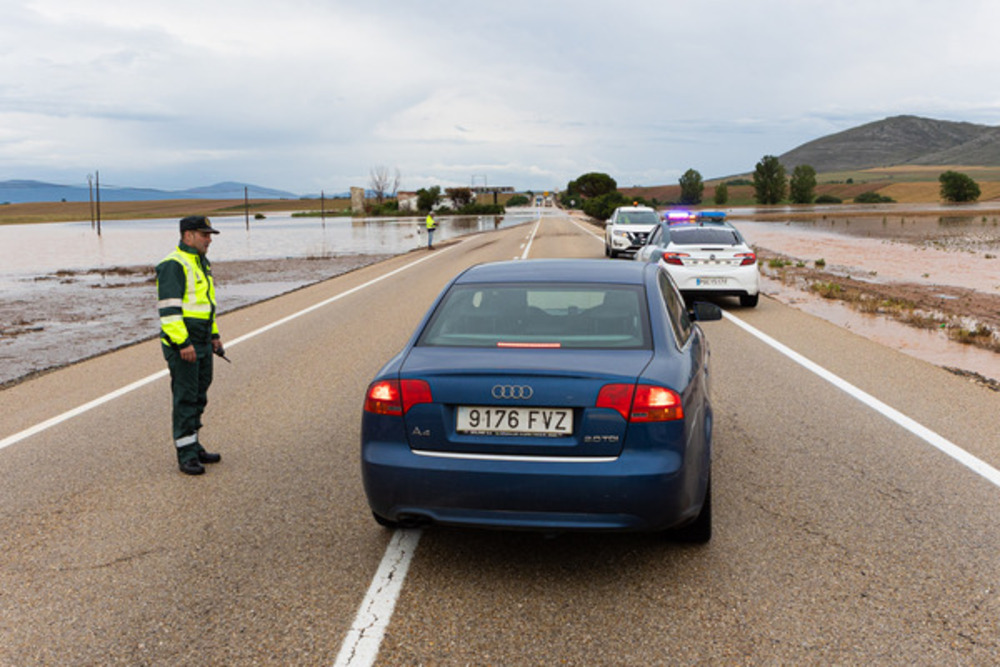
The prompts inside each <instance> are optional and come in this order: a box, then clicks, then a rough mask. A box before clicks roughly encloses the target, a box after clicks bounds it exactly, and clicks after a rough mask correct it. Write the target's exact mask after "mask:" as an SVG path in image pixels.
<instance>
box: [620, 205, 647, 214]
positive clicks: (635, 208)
mask: <svg viewBox="0 0 1000 667" xmlns="http://www.w3.org/2000/svg"><path fill="white" fill-rule="evenodd" d="M615 210H616V211H653V213H656V210H655V209H653V208H651V207H649V206H619V207H618V208H616V209H615Z"/></svg>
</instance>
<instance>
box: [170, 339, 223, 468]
mask: <svg viewBox="0 0 1000 667" xmlns="http://www.w3.org/2000/svg"><path fill="white" fill-rule="evenodd" d="M161 347H163V356H164V358H166V360H167V368H169V369H170V390H171V392H172V393H173V397H174V408H173V425H174V444H175V445H176V446H177V461H178V462H179V463H184V462H186V461H190V460H192V459H196V458H198V452H199V451H205V449H204V447H202V446H201V443H199V442H198V429H200V428H201V414H202V413H203V412H204V411H205V405H206V404H207V403H208V387H209V386H210V385H211V384H212V344H211V343H210V342H209V343H194V349H195V352H197V354H198V360H197V361H195V362H194V363H191V362H188V361H184V360H183V359H181V353H180V351H179V350H176V349H174V348H172V347H168V346H166V345H162V346H161Z"/></svg>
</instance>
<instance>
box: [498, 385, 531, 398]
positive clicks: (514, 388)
mask: <svg viewBox="0 0 1000 667" xmlns="http://www.w3.org/2000/svg"><path fill="white" fill-rule="evenodd" d="M491 393H492V394H493V398H511V399H522V400H524V399H528V398H531V397H532V395H533V394H534V393H535V390H534V389H532V388H531V387H529V386H528V385H526V384H495V385H493V391H492V392H491Z"/></svg>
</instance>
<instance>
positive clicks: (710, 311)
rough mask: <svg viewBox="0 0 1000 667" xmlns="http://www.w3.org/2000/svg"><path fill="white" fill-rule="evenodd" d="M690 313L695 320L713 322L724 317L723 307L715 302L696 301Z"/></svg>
mask: <svg viewBox="0 0 1000 667" xmlns="http://www.w3.org/2000/svg"><path fill="white" fill-rule="evenodd" d="M688 313H689V314H690V315H691V319H692V320H694V321H695V322H711V321H712V320H721V319H722V309H721V308H719V307H718V306H717V305H715V304H714V303H708V302H706V301H695V302H694V305H692V306H691V308H690V309H689V310H688Z"/></svg>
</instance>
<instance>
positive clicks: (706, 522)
mask: <svg viewBox="0 0 1000 667" xmlns="http://www.w3.org/2000/svg"><path fill="white" fill-rule="evenodd" d="M670 537H671V539H673V540H676V541H677V542H689V543H691V544H705V543H706V542H708V541H709V540H711V539H712V481H711V480H709V482H708V487H706V489H705V502H703V503H702V505H701V512H699V513H698V518H696V519H695V520H694V521H692V522H691V523H689V524H687V525H686V526H681V527H680V528H677V529H675V530H672V531H671V532H670Z"/></svg>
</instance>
